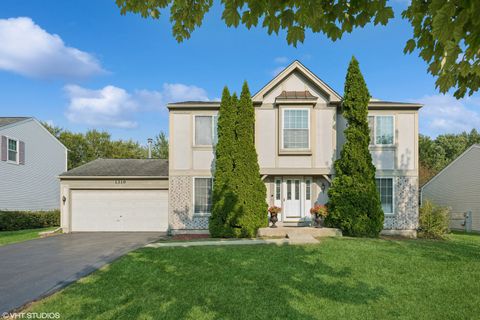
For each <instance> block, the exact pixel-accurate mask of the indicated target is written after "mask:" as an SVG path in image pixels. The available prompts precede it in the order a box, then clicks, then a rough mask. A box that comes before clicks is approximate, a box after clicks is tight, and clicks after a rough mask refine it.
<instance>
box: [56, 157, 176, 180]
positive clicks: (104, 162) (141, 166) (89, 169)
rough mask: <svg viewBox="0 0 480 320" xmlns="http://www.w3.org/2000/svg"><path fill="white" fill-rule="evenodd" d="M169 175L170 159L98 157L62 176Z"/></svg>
mask: <svg viewBox="0 0 480 320" xmlns="http://www.w3.org/2000/svg"><path fill="white" fill-rule="evenodd" d="M86 176H92V177H95V176H104V177H168V160H164V159H97V160H93V161H91V162H89V163H86V164H84V165H82V166H80V167H77V168H74V169H72V170H69V171H67V172H64V173H62V174H61V175H60V177H86Z"/></svg>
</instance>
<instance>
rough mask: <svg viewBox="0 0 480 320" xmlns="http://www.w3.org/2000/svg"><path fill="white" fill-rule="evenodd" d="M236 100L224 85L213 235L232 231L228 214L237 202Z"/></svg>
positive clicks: (211, 225)
mask: <svg viewBox="0 0 480 320" xmlns="http://www.w3.org/2000/svg"><path fill="white" fill-rule="evenodd" d="M236 102H237V99H236V96H234V97H232V96H231V95H230V92H229V90H228V88H227V87H225V88H224V89H223V94H222V101H221V103H220V110H219V112H218V129H217V133H218V143H217V145H216V148H215V174H214V184H213V194H212V215H211V216H210V222H209V229H210V234H211V235H212V236H213V237H226V236H232V235H233V231H232V227H231V226H230V223H229V215H230V214H231V212H232V211H233V209H234V206H235V203H236V195H235V193H234V192H233V167H234V164H233V162H234V155H235V153H234V152H233V150H234V149H235V143H236V141H235V140H236V135H235V123H236V116H237V114H236V105H235V104H236Z"/></svg>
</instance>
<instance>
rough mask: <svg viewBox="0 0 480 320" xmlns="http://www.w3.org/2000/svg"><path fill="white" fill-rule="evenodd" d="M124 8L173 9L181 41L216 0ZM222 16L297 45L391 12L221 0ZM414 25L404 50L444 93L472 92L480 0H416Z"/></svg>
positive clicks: (156, 1)
mask: <svg viewBox="0 0 480 320" xmlns="http://www.w3.org/2000/svg"><path fill="white" fill-rule="evenodd" d="M115 1H116V3H117V5H118V7H119V8H120V12H121V14H126V13H127V12H133V13H137V14H140V15H141V16H142V17H144V18H148V17H150V18H153V19H159V18H160V15H161V11H162V10H164V9H167V8H169V9H170V21H171V22H172V33H173V36H174V37H175V38H176V40H177V41H178V42H182V41H183V40H185V39H188V38H190V36H191V33H192V32H193V31H194V30H195V28H197V27H200V26H201V25H202V22H203V19H204V16H205V14H206V13H207V12H208V11H209V10H210V8H211V7H212V5H213V0H198V1H185V0H115ZM221 2H222V4H223V14H222V19H223V20H224V21H225V24H226V25H227V26H229V27H232V26H233V27H237V26H238V25H239V24H242V25H244V26H246V27H247V28H249V29H250V28H251V27H255V26H258V25H261V26H262V27H263V28H264V29H266V31H267V33H268V34H272V33H275V34H278V33H279V32H280V31H282V30H284V31H286V40H287V42H288V44H291V45H293V46H296V45H297V44H298V43H299V42H303V41H304V39H305V32H307V31H311V32H313V33H322V34H324V35H325V36H327V37H328V38H330V39H331V40H333V41H335V40H337V39H340V38H341V37H342V36H343V34H345V33H350V32H352V30H353V29H354V28H357V27H363V26H365V25H366V24H367V23H371V22H373V23H374V24H375V25H377V24H382V25H385V24H387V23H388V21H389V20H390V19H391V18H393V16H394V12H393V9H392V8H391V7H390V6H388V5H387V1H386V0H359V1H348V0H329V1H308V0H288V1H275V0H265V1H258V0H240V1H237V0H222V1H221ZM402 17H403V18H405V19H407V20H408V21H409V22H410V23H411V25H412V27H413V36H412V38H411V39H410V40H408V42H407V43H406V46H405V49H404V52H405V53H411V52H413V51H414V50H415V49H418V50H419V55H420V57H421V58H422V59H423V60H425V62H426V63H427V64H428V72H429V73H431V74H432V75H434V76H435V77H436V78H437V80H436V85H437V88H439V90H440V91H441V92H443V93H445V92H447V91H448V90H449V89H451V88H455V89H456V91H455V97H457V98H461V97H463V96H464V95H465V94H466V93H468V94H469V95H471V94H473V93H474V92H475V91H477V90H478V88H479V85H480V61H479V60H480V59H479V58H480V41H479V39H480V19H478V17H480V1H468V0H450V1H444V0H412V1H411V3H410V6H409V7H408V8H407V9H406V10H405V11H403V12H402Z"/></svg>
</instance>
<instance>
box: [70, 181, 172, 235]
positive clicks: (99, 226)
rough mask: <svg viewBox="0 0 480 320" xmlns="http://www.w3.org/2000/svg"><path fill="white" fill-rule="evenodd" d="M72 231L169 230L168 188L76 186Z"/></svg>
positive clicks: (73, 199) (73, 191) (72, 211)
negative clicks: (125, 188) (83, 187)
mask: <svg viewBox="0 0 480 320" xmlns="http://www.w3.org/2000/svg"><path fill="white" fill-rule="evenodd" d="M71 204H72V209H71V213H72V217H71V218H72V220H71V221H72V225H71V226H72V231H167V228H168V191H167V190H72V202H71Z"/></svg>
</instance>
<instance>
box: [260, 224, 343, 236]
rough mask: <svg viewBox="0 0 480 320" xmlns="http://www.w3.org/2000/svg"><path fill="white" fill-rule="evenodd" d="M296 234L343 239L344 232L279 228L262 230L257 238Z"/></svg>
mask: <svg viewBox="0 0 480 320" xmlns="http://www.w3.org/2000/svg"><path fill="white" fill-rule="evenodd" d="M294 234H295V235H296V234H300V235H310V236H311V237H312V238H326V237H341V236H342V231H340V230H339V229H335V228H313V227H284V226H281V227H278V228H260V229H258V233H257V236H258V237H259V238H287V237H288V238H290V237H291V236H293V235H294Z"/></svg>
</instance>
